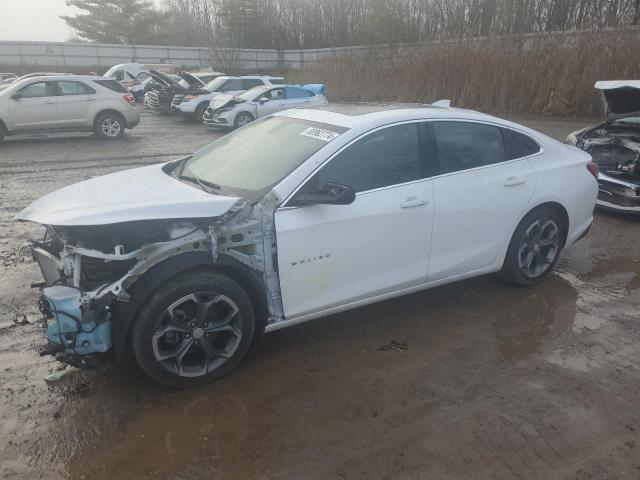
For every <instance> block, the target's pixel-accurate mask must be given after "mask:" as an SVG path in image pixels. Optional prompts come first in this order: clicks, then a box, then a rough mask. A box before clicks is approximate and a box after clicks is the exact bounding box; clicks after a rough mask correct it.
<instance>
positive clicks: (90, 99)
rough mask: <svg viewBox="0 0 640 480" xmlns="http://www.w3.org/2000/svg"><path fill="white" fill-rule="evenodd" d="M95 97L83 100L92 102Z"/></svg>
mask: <svg viewBox="0 0 640 480" xmlns="http://www.w3.org/2000/svg"><path fill="white" fill-rule="evenodd" d="M94 100H95V99H94V98H85V99H84V101H85V102H93V101H94Z"/></svg>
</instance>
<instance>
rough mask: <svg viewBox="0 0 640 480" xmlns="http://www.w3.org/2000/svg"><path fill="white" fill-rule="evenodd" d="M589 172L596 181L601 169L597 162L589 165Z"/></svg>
mask: <svg viewBox="0 0 640 480" xmlns="http://www.w3.org/2000/svg"><path fill="white" fill-rule="evenodd" d="M587 170H589V173H590V174H591V175H593V176H594V177H595V178H596V180H597V179H598V174H599V173H600V168H598V164H597V163H596V162H589V163H587Z"/></svg>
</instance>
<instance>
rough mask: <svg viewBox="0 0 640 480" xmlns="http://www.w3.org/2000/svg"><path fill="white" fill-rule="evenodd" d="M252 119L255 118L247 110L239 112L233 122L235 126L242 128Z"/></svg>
mask: <svg viewBox="0 0 640 480" xmlns="http://www.w3.org/2000/svg"><path fill="white" fill-rule="evenodd" d="M254 120H255V118H253V115H251V114H250V113H249V112H240V113H239V114H238V116H237V117H236V120H235V122H233V124H234V126H235V127H236V128H242V127H244V126H245V125H249V124H250V123H251V122H253V121H254Z"/></svg>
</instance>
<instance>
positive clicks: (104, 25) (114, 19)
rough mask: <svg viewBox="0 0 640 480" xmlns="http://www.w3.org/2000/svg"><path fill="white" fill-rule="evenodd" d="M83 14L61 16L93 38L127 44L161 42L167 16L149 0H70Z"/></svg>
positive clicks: (69, 4)
mask: <svg viewBox="0 0 640 480" xmlns="http://www.w3.org/2000/svg"><path fill="white" fill-rule="evenodd" d="M66 3H67V5H68V6H70V7H75V8H78V9H79V10H82V11H83V13H79V14H78V15H76V16H73V17H71V16H68V15H63V16H62V17H61V18H62V19H63V20H64V21H65V22H67V24H68V25H69V26H70V27H71V28H73V29H74V30H75V32H76V34H77V35H78V36H79V37H81V38H85V39H87V40H90V41H94V42H104V43H125V44H158V43H162V27H163V26H164V24H165V22H166V20H167V16H166V14H165V13H162V12H160V11H158V10H156V9H155V8H154V4H153V2H152V1H150V0H67V2H66Z"/></svg>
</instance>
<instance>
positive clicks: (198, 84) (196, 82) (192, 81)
mask: <svg viewBox="0 0 640 480" xmlns="http://www.w3.org/2000/svg"><path fill="white" fill-rule="evenodd" d="M180 76H181V77H182V78H184V80H185V81H186V82H187V83H188V84H189V86H190V87H191V88H193V89H197V90H206V88H207V84H206V83H204V82H203V81H202V80H200V79H199V78H198V77H194V76H193V75H191V74H190V73H189V72H181V73H180Z"/></svg>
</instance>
